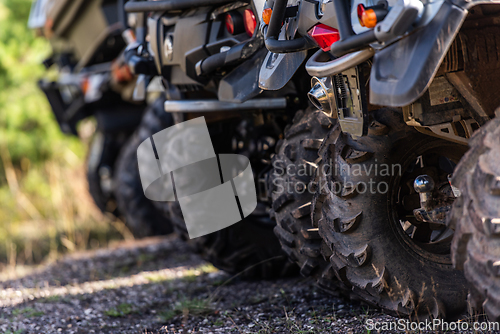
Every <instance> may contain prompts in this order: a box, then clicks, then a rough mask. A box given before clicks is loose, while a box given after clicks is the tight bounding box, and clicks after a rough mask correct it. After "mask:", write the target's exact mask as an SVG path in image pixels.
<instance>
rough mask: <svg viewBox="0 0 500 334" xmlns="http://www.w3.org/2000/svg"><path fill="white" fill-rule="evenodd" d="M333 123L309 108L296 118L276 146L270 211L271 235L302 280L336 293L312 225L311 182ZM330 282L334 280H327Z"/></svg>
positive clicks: (326, 248)
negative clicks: (309, 279)
mask: <svg viewBox="0 0 500 334" xmlns="http://www.w3.org/2000/svg"><path fill="white" fill-rule="evenodd" d="M337 126H338V125H337V123H336V121H335V120H333V119H330V118H329V117H327V116H325V115H324V114H323V113H322V112H318V111H316V110H314V109H312V108H310V109H307V110H306V111H305V112H302V111H299V112H297V113H296V114H295V117H294V119H293V123H292V124H291V125H290V126H289V127H288V128H287V129H286V130H285V136H284V139H282V140H281V142H280V143H279V144H278V146H277V151H276V155H275V156H274V158H273V170H272V171H271V173H270V177H269V189H271V197H272V203H273V204H272V209H273V211H272V212H273V213H274V217H275V219H276V223H277V226H276V227H275V228H274V232H275V234H276V236H277V237H278V239H279V240H280V243H281V247H282V248H283V250H284V251H285V253H286V254H287V255H288V257H289V259H290V260H291V261H293V262H295V263H297V264H298V266H299V267H300V273H301V274H302V275H303V276H312V277H315V278H316V279H317V280H318V284H319V285H320V286H321V285H323V284H326V285H327V286H328V287H329V289H328V290H330V291H335V287H334V285H332V282H331V280H330V279H329V278H326V277H325V276H328V275H329V274H330V273H329V270H328V269H329V262H328V260H327V259H326V260H325V259H324V258H323V254H324V253H325V252H326V253H328V247H326V244H325V243H324V242H323V239H322V238H321V236H320V235H319V232H318V228H317V227H314V226H312V224H311V205H312V204H311V201H312V199H313V195H314V193H315V191H316V190H315V189H314V187H313V184H311V181H312V180H313V179H314V175H315V172H316V168H317V165H318V164H319V162H320V156H319V155H318V150H319V149H320V147H321V145H322V143H323V139H324V138H325V137H326V135H327V134H328V131H329V130H330V129H331V128H332V127H337ZM330 278H333V277H330Z"/></svg>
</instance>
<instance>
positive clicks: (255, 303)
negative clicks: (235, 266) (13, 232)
mask: <svg viewBox="0 0 500 334" xmlns="http://www.w3.org/2000/svg"><path fill="white" fill-rule="evenodd" d="M4 274H5V273H4ZM4 276H5V275H4ZM368 318H370V319H374V320H375V321H377V320H378V321H383V320H384V321H395V318H392V317H389V316H386V315H383V314H380V313H378V312H376V311H373V310H369V309H368V308H367V307H366V306H362V305H359V304H353V303H348V302H346V301H344V300H342V299H340V298H336V297H332V296H330V295H327V294H325V293H324V292H323V291H321V290H318V289H317V288H315V287H314V286H313V285H312V284H311V282H309V281H306V280H304V279H303V278H291V279H282V280H273V281H242V280H239V279H238V278H232V277H231V276H229V275H227V274H225V273H224V272H222V271H218V270H217V269H215V268H214V267H212V266H211V265H209V264H207V263H205V262H204V261H202V260H201V259H200V258H199V257H197V256H195V255H193V254H191V253H190V252H189V249H188V248H187V247H186V246H185V244H184V243H182V242H181V241H179V240H177V239H175V238H173V237H167V238H154V239H146V240H141V241H133V242H123V243H120V244H118V245H116V246H115V247H113V248H108V249H102V250H99V251H95V252H86V253H79V254H74V255H71V256H66V257H64V258H62V259H61V260H59V261H58V262H55V263H52V264H49V265H45V266H41V267H39V268H36V269H33V271H31V272H29V273H28V274H26V275H24V276H22V277H18V278H15V279H8V280H7V279H4V280H2V281H0V332H2V333H61V332H62V333H366V329H365V327H364V323H365V321H366V320H367V319H368Z"/></svg>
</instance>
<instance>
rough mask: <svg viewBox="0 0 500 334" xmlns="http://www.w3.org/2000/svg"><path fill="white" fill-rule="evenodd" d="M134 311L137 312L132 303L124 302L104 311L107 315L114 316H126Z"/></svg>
mask: <svg viewBox="0 0 500 334" xmlns="http://www.w3.org/2000/svg"><path fill="white" fill-rule="evenodd" d="M132 313H135V310H134V308H133V307H132V305H130V304H127V303H122V304H120V305H118V306H117V307H116V308H112V309H109V310H107V311H105V312H104V314H105V315H107V316H108V317H113V318H119V317H124V316H126V315H129V314H132Z"/></svg>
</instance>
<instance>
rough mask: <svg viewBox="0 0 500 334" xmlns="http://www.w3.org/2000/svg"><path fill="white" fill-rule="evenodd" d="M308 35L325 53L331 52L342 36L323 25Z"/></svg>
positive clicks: (333, 29)
mask: <svg viewBox="0 0 500 334" xmlns="http://www.w3.org/2000/svg"><path fill="white" fill-rule="evenodd" d="M307 34H308V35H309V36H310V37H311V38H312V39H313V40H314V41H315V42H316V44H318V46H319V47H320V48H321V50H323V51H325V52H327V51H330V47H331V46H332V44H333V43H335V42H337V41H339V40H340V34H339V31H338V30H337V29H335V28H332V27H329V26H327V25H325V24H322V23H320V24H318V25H316V26H314V27H313V28H312V29H311V30H309V31H308V32H307Z"/></svg>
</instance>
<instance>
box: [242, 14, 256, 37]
mask: <svg viewBox="0 0 500 334" xmlns="http://www.w3.org/2000/svg"><path fill="white" fill-rule="evenodd" d="M243 22H244V23H245V30H246V32H247V35H248V36H249V37H252V36H253V33H254V31H255V28H256V27H257V19H256V18H255V14H254V13H253V11H252V10H251V9H245V15H244V16H243Z"/></svg>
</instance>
